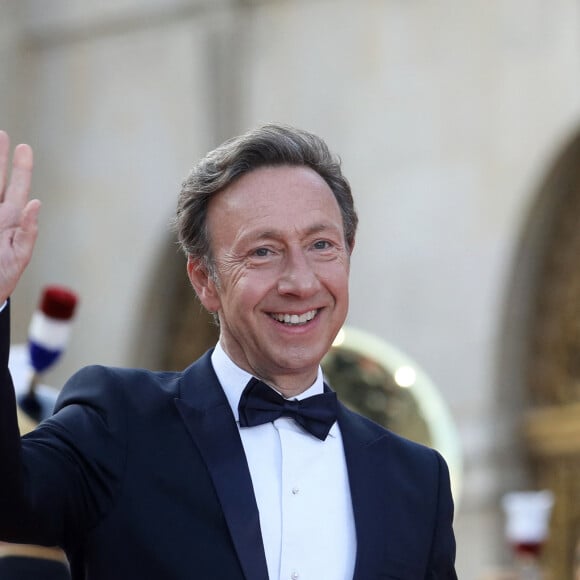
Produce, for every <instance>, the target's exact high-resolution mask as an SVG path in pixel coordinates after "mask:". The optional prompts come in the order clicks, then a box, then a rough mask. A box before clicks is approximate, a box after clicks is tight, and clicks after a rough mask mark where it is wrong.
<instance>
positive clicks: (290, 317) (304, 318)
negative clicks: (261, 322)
mask: <svg viewBox="0 0 580 580" xmlns="http://www.w3.org/2000/svg"><path fill="white" fill-rule="evenodd" d="M271 316H272V318H274V319H275V320H277V321H278V322H284V323H285V324H304V323H305V322H308V321H309V320H312V319H313V318H314V317H315V316H316V310H309V311H308V312H305V313H304V314H301V315H300V316H299V315H298V314H272V315H271Z"/></svg>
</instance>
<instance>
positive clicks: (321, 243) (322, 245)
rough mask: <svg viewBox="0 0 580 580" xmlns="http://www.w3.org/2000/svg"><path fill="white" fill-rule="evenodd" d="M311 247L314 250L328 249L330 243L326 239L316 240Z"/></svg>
mask: <svg viewBox="0 0 580 580" xmlns="http://www.w3.org/2000/svg"><path fill="white" fill-rule="evenodd" d="M313 247H314V249H315V250H328V248H330V247H331V243H330V242H329V241H328V240H318V241H316V242H314V244H313Z"/></svg>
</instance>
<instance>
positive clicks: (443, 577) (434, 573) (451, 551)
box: [427, 453, 457, 580]
mask: <svg viewBox="0 0 580 580" xmlns="http://www.w3.org/2000/svg"><path fill="white" fill-rule="evenodd" d="M436 457H437V460H438V469H439V485H438V497H437V516H436V517H437V521H436V523H435V530H434V534H433V544H432V547H431V556H430V561H429V570H428V576H427V578H429V579H430V580H431V579H432V580H457V575H456V572H455V535H454V533H453V498H452V496H451V485H450V482H449V470H448V469H447V464H446V463H445V460H444V459H443V458H442V457H441V456H440V455H439V454H438V453H436Z"/></svg>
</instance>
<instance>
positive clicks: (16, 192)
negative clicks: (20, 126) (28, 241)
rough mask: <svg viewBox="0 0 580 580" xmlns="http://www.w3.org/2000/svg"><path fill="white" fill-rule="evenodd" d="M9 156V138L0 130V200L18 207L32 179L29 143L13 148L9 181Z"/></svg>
mask: <svg viewBox="0 0 580 580" xmlns="http://www.w3.org/2000/svg"><path fill="white" fill-rule="evenodd" d="M9 157H10V138H9V137H8V133H6V131H0V202H2V201H10V202H12V203H14V204H15V205H16V206H18V207H24V205H25V204H26V201H27V199H28V192H29V190H30V183H31V180H32V165H33V155H32V149H31V147H30V146H29V145H18V146H17V147H16V148H15V149H14V156H13V159H12V174H11V176H10V182H8V164H9Z"/></svg>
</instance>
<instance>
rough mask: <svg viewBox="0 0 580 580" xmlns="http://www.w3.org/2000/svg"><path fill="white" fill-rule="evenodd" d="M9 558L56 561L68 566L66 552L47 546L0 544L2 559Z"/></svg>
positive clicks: (0, 556)
mask: <svg viewBox="0 0 580 580" xmlns="http://www.w3.org/2000/svg"><path fill="white" fill-rule="evenodd" d="M7 556H19V557H22V558H40V559H42V560H55V561H56V562H62V563H63V564H68V562H67V559H66V556H65V555H64V552H63V551H62V550H61V549H60V548H48V547H46V546H32V545H28V544H9V543H5V542H0V558H5V557H7Z"/></svg>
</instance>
